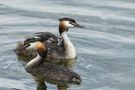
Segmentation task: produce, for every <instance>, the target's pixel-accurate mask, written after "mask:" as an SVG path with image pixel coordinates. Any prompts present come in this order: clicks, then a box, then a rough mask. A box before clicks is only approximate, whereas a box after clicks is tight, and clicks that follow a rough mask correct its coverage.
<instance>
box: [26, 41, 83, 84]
mask: <svg viewBox="0 0 135 90" xmlns="http://www.w3.org/2000/svg"><path fill="white" fill-rule="evenodd" d="M25 48H26V49H35V50H36V52H37V57H35V58H34V59H32V60H30V61H29V62H28V63H27V65H26V71H27V72H28V73H30V74H32V75H33V76H35V77H38V78H44V79H45V81H47V82H49V83H53V84H57V85H67V84H80V83H81V81H82V80H81V78H80V76H79V75H78V74H77V73H75V72H73V71H71V70H70V69H68V68H65V67H60V66H56V65H53V64H49V63H47V62H45V63H44V64H43V62H44V60H45V58H46V56H47V51H48V50H47V46H46V44H45V43H44V44H43V43H42V42H39V41H36V42H34V43H30V44H27V45H25Z"/></svg>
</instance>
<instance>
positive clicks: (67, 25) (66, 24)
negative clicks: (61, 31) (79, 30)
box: [64, 21, 75, 28]
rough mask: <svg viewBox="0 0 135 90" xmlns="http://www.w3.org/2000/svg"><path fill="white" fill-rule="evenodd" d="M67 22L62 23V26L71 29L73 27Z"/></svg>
mask: <svg viewBox="0 0 135 90" xmlns="http://www.w3.org/2000/svg"><path fill="white" fill-rule="evenodd" d="M69 22H70V21H64V24H65V26H66V27H67V28H73V27H75V26H74V25H72V24H70V23H69Z"/></svg>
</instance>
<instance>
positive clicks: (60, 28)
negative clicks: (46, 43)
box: [59, 20, 68, 35]
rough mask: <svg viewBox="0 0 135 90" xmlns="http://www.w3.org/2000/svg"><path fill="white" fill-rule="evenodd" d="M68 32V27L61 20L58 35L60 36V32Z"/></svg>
mask: <svg viewBox="0 0 135 90" xmlns="http://www.w3.org/2000/svg"><path fill="white" fill-rule="evenodd" d="M65 31H68V27H67V26H66V25H65V21H64V20H62V21H60V23H59V33H60V35H61V33H62V32H65Z"/></svg>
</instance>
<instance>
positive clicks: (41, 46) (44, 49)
mask: <svg viewBox="0 0 135 90" xmlns="http://www.w3.org/2000/svg"><path fill="white" fill-rule="evenodd" d="M36 50H37V52H38V53H39V54H40V55H43V54H44V53H45V52H47V46H46V45H45V44H43V43H41V42H37V44H36ZM43 56H44V55H43Z"/></svg>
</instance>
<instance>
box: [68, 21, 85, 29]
mask: <svg viewBox="0 0 135 90" xmlns="http://www.w3.org/2000/svg"><path fill="white" fill-rule="evenodd" d="M70 24H72V25H73V26H74V27H78V28H84V26H81V25H79V24H78V23H76V22H75V23H74V22H70Z"/></svg>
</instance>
